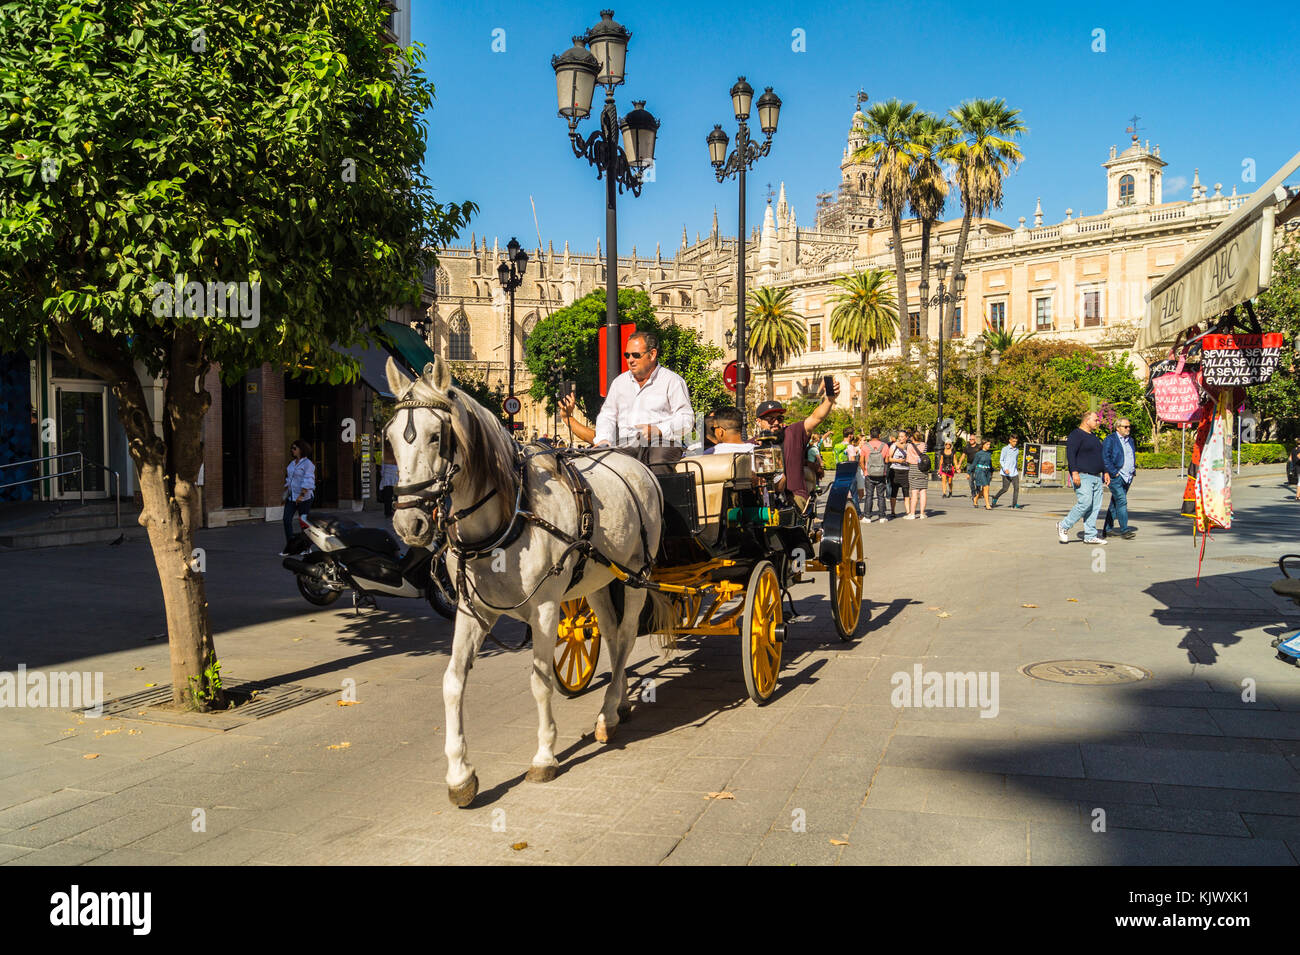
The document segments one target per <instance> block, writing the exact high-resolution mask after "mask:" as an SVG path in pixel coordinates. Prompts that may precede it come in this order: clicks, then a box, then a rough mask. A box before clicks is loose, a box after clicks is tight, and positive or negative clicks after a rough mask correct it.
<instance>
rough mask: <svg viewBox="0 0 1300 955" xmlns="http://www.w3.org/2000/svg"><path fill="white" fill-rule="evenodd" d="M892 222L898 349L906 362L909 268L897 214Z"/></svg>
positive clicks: (892, 218) (901, 227) (892, 217)
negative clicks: (906, 262) (905, 264)
mask: <svg viewBox="0 0 1300 955" xmlns="http://www.w3.org/2000/svg"><path fill="white" fill-rule="evenodd" d="M900 214H901V213H900ZM890 222H891V228H892V230H893V233H894V275H895V284H896V285H897V286H898V350H899V353H900V354H901V355H902V358H903V361H904V362H906V361H907V360H908V356H907V338H908V332H910V331H911V329H910V328H909V326H908V319H907V270H906V268H905V267H904V264H903V263H904V257H903V225H902V223H901V222H900V221H899V217H898V216H897V215H895V216H891V217H890Z"/></svg>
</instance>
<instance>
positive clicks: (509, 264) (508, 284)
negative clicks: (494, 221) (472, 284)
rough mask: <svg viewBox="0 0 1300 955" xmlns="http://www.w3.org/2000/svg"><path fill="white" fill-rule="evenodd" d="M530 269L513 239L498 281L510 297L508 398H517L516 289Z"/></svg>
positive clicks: (512, 429)
mask: <svg viewBox="0 0 1300 955" xmlns="http://www.w3.org/2000/svg"><path fill="white" fill-rule="evenodd" d="M527 267H528V253H527V252H525V251H524V250H523V249H522V248H521V247H520V245H519V240H518V239H516V238H513V237H512V238H511V239H510V241H509V242H507V243H506V260H505V261H504V262H502V263H501V264H500V265H498V266H497V280H498V281H499V282H500V283H501V287H502V288H503V289H505V290H506V292H507V293H508V294H509V295H510V338H509V342H508V344H507V345H506V375H507V380H508V381H509V384H508V385H507V386H506V397H507V398H514V396H515V289H517V288H519V286H521V285H523V284H524V269H526V268H527ZM507 413H508V414H509V415H510V437H512V438H513V437H514V436H515V415H514V412H513V411H511V412H507Z"/></svg>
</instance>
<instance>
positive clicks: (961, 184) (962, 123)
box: [939, 99, 1026, 322]
mask: <svg viewBox="0 0 1300 955" xmlns="http://www.w3.org/2000/svg"><path fill="white" fill-rule="evenodd" d="M948 115H949V116H950V117H952V119H953V121H954V122H955V123H956V124H957V138H956V139H955V140H953V141H952V142H950V143H948V145H947V146H945V147H944V148H943V149H942V150H941V151H940V153H939V158H940V159H941V160H944V159H947V160H951V161H952V162H953V164H954V165H955V166H956V172H957V188H959V189H960V190H961V205H962V217H961V234H960V235H959V236H958V237H957V250H956V252H955V254H954V255H953V261H952V272H953V274H954V275H956V274H957V273H958V272H960V271H961V264H962V259H964V258H965V256H966V240H967V239H968V238H969V236H970V224H971V219H972V218H974V217H975V216H977V215H978V216H983V215H984V214H985V213H987V212H988V211H989V210H990V209H999V208H1001V206H1002V180H1003V178H1004V177H1005V176H1006V175H1007V173H1008V172H1010V170H1011V167H1012V166H1013V165H1014V164H1016V163H1018V162H1020V161H1021V160H1022V159H1024V155H1023V154H1022V153H1021V152H1020V148H1019V147H1018V146H1017V145H1016V144H1015V143H1014V142H1013V141H1012V139H1013V137H1016V136H1019V135H1020V134H1021V133H1023V132H1025V131H1026V127H1025V124H1024V123H1022V122H1021V121H1020V120H1019V119H1018V118H1017V117H1019V115H1020V110H1018V109H1008V108H1007V104H1006V100H1001V99H972V100H967V101H966V102H965V103H962V104H961V105H960V106H958V107H957V108H956V109H951V110H949V111H948ZM955 308H956V303H955V302H953V303H951V304H949V305H948V308H947V310H946V312H945V315H944V320H945V321H948V322H951V321H952V316H953V312H954V309H955Z"/></svg>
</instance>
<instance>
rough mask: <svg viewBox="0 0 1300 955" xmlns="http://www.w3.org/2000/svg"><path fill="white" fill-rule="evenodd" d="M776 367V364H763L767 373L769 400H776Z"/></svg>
mask: <svg viewBox="0 0 1300 955" xmlns="http://www.w3.org/2000/svg"><path fill="white" fill-rule="evenodd" d="M775 367H776V366H775V365H764V366H763V371H764V372H765V374H766V375H767V400H768V401H775V400H776V386H775V385H774V384H773V383H772V372H773V370H774V369H775Z"/></svg>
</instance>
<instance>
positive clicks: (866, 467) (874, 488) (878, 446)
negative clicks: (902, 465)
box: [859, 428, 889, 524]
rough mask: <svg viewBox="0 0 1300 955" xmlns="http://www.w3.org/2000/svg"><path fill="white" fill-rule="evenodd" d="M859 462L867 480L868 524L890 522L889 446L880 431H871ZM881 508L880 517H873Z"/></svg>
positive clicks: (876, 429)
mask: <svg viewBox="0 0 1300 955" xmlns="http://www.w3.org/2000/svg"><path fill="white" fill-rule="evenodd" d="M859 460H861V462H862V470H863V473H864V474H865V476H866V479H867V505H866V510H865V511H864V514H865V516H866V520H867V523H868V524H869V523H871V522H872V521H873V520H874V521H880V522H881V523H882V524H883V523H884V522H885V521H887V520H889V518H888V517H886V516H885V497H886V485H887V484H888V483H889V445H887V444H886V443H885V442H884V441H881V440H880V429H879V428H872V429H871V438H870V440H868V441H867V442H865V443H864V444H863V445H862V453H861V455H860V458H859ZM877 506H878V507H879V508H880V516H879V517H872V516H871V514H872V511H873V510H874V509H875V507H877Z"/></svg>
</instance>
